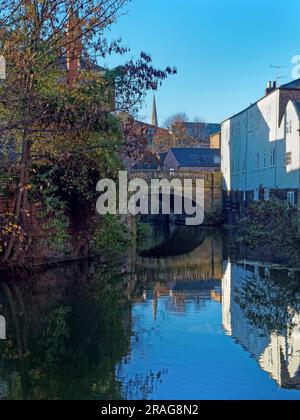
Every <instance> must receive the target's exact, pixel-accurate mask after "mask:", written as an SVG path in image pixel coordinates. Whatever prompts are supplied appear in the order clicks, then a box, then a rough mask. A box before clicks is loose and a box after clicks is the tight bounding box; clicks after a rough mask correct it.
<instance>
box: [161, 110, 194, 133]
mask: <svg viewBox="0 0 300 420" xmlns="http://www.w3.org/2000/svg"><path fill="white" fill-rule="evenodd" d="M188 120H189V117H188V115H187V114H186V113H185V112H177V113H176V114H173V115H170V117H168V118H167V119H166V121H165V123H164V127H165V128H167V129H168V130H172V129H173V127H174V125H177V124H180V123H186V122H188Z"/></svg>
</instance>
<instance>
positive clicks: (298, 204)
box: [297, 122, 300, 211]
mask: <svg viewBox="0 0 300 420" xmlns="http://www.w3.org/2000/svg"><path fill="white" fill-rule="evenodd" d="M298 133H299V142H298V145H299V162H298V174H299V185H298V194H297V195H298V196H297V207H298V210H299V211H300V202H299V201H300V200H299V198H300V122H299V129H298Z"/></svg>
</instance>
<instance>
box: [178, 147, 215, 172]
mask: <svg viewBox="0 0 300 420" xmlns="http://www.w3.org/2000/svg"><path fill="white" fill-rule="evenodd" d="M170 152H172V153H173V155H174V157H175V159H176V161H177V163H178V166H181V167H185V168H197V167H211V168H219V167H220V166H221V152H220V150H219V149H206V148H181V149H179V148H176V149H171V150H170Z"/></svg>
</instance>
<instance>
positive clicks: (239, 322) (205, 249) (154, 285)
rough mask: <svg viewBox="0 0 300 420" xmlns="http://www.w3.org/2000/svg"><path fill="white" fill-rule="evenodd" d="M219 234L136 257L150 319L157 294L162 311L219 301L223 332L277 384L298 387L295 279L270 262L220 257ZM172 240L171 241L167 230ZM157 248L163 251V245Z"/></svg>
mask: <svg viewBox="0 0 300 420" xmlns="http://www.w3.org/2000/svg"><path fill="white" fill-rule="evenodd" d="M177 233H178V232H177ZM196 236H197V237H198V238H199V237H200V236H201V235H199V234H198V235H196ZM222 239H223V236H222V234H221V233H220V232H216V231H214V232H210V231H209V230H208V231H206V233H205V236H204V239H203V237H202V243H201V244H200V245H199V246H197V247H196V249H194V250H193V251H192V252H190V253H189V254H183V255H179V256H164V257H160V258H159V257H157V256H156V253H157V250H155V251H154V253H153V254H154V255H151V252H150V253H148V254H147V253H146V255H144V256H142V257H138V258H137V259H136V267H135V272H136V273H137V277H138V278H141V279H143V281H142V282H141V284H143V286H144V287H145V289H144V290H143V293H142V295H143V299H144V300H147V299H152V305H153V317H154V319H156V317H157V308H158V305H159V300H160V299H161V298H163V299H161V300H162V301H163V302H164V305H165V310H167V311H171V312H176V313H177V314H183V313H185V311H186V305H187V303H190V302H194V303H195V304H197V305H198V308H199V309H200V308H201V306H203V307H204V306H205V300H207V299H211V300H214V301H216V302H218V303H220V304H221V305H222V326H223V329H224V331H225V333H226V334H228V335H229V336H231V337H232V338H233V339H234V340H235V341H236V342H237V343H238V344H239V345H241V346H242V347H243V348H244V349H246V350H247V351H248V352H249V353H250V354H251V355H252V356H254V357H255V359H256V360H257V361H258V363H259V365H260V367H261V368H262V369H263V370H264V371H266V372H267V373H269V374H270V376H271V377H272V378H273V379H274V380H275V381H276V382H277V384H278V385H279V386H280V387H281V388H287V389H300V295H299V290H298V289H299V282H298V280H297V279H295V280H293V279H292V278H290V275H289V272H288V271H286V270H282V269H271V268H270V267H272V265H269V267H268V265H267V264H264V265H261V266H260V264H259V263H250V262H247V261H243V263H242V264H241V263H235V262H231V260H230V257H228V259H226V260H223V241H222ZM160 240H161V238H160ZM161 242H163V241H162V240H161ZM171 242H172V243H174V242H175V243H176V240H175V239H174V237H173V238H172V235H171ZM181 246H184V243H182V241H181ZM167 247H169V244H167ZM158 252H159V253H162V254H164V249H163V245H161V244H160V245H159V251H158ZM235 252H236V250H235ZM138 284H139V282H138ZM166 297H168V299H167V300H166V299H165V298H166ZM137 300H139V299H137Z"/></svg>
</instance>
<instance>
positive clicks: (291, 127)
mask: <svg viewBox="0 0 300 420" xmlns="http://www.w3.org/2000/svg"><path fill="white" fill-rule="evenodd" d="M292 129H293V123H292V120H288V121H287V122H286V132H287V134H288V133H291V132H292Z"/></svg>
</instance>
